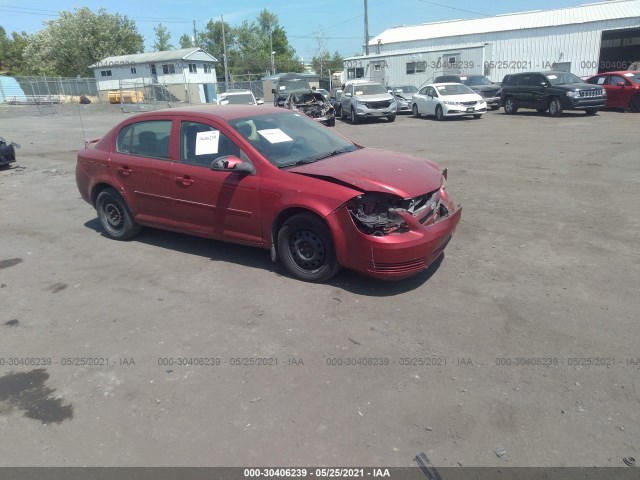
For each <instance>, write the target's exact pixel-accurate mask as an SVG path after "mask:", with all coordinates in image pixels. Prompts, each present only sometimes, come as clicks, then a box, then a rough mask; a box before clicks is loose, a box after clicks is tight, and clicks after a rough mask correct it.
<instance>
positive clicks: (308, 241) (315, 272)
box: [277, 213, 340, 282]
mask: <svg viewBox="0 0 640 480" xmlns="http://www.w3.org/2000/svg"><path fill="white" fill-rule="evenodd" d="M277 242H278V254H279V256H280V258H281V259H282V263H283V264H284V266H285V267H286V268H287V270H288V271H289V272H290V273H291V274H292V275H294V276H295V277H297V278H299V279H301V280H305V281H307V282H324V281H325V280H328V279H329V278H331V277H333V276H334V275H335V274H336V273H337V272H338V270H340V266H339V265H338V261H337V259H336V253H335V249H334V246H333V239H332V237H331V233H330V232H329V229H328V228H327V226H326V224H325V223H324V222H323V221H322V220H320V219H319V218H318V217H316V216H314V215H312V214H309V213H301V214H298V215H294V216H293V217H291V218H290V219H288V220H287V221H286V222H284V225H282V228H281V229H280V231H279V232H278V240H277Z"/></svg>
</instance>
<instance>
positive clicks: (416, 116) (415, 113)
mask: <svg viewBox="0 0 640 480" xmlns="http://www.w3.org/2000/svg"><path fill="white" fill-rule="evenodd" d="M411 111H412V112H413V116H414V117H415V118H418V117H420V112H419V111H418V105H416V104H415V103H414V104H413V108H412V109H411Z"/></svg>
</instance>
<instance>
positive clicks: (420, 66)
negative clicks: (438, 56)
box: [407, 62, 427, 74]
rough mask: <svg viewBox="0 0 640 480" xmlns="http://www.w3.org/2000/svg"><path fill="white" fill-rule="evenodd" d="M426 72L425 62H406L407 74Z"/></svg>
mask: <svg viewBox="0 0 640 480" xmlns="http://www.w3.org/2000/svg"><path fill="white" fill-rule="evenodd" d="M426 70H427V62H408V63H407V74H412V73H424V72H425V71H426Z"/></svg>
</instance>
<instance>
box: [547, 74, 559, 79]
mask: <svg viewBox="0 0 640 480" xmlns="http://www.w3.org/2000/svg"><path fill="white" fill-rule="evenodd" d="M547 78H548V79H549V80H555V79H556V78H558V76H557V75H547Z"/></svg>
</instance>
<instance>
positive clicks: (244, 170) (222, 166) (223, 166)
mask: <svg viewBox="0 0 640 480" xmlns="http://www.w3.org/2000/svg"><path fill="white" fill-rule="evenodd" d="M211 170H225V171H226V170H233V172H234V173H239V174H246V175H253V174H254V173H256V170H255V168H254V167H253V165H251V164H250V163H249V162H243V161H242V160H240V159H239V158H238V157H236V156H234V155H228V156H226V157H220V158H216V159H215V160H214V161H213V162H211Z"/></svg>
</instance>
